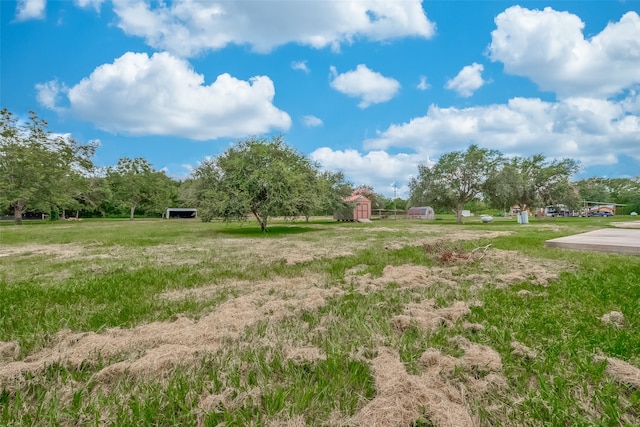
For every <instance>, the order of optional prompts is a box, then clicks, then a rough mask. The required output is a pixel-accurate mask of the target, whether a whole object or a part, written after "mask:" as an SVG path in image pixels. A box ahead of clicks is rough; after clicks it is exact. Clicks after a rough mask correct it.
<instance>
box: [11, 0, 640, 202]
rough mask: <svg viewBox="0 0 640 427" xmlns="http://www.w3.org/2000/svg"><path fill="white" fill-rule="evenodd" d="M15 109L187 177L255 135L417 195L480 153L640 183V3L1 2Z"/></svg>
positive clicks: (106, 160)
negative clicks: (470, 150) (574, 166)
mask: <svg viewBox="0 0 640 427" xmlns="http://www.w3.org/2000/svg"><path fill="white" fill-rule="evenodd" d="M0 8H1V10H0V12H1V13H0V20H1V26H2V27H1V31H2V32H1V46H0V48H1V52H0V55H1V58H0V59H1V62H0V103H1V107H2V108H8V109H9V110H10V111H12V112H13V113H14V114H15V115H17V116H18V117H19V118H21V119H26V118H27V117H28V112H29V111H30V110H32V111H35V112H37V113H38V115H39V116H40V117H41V118H44V119H45V120H46V121H47V122H48V123H49V129H50V130H51V131H52V132H54V133H60V134H64V135H68V136H70V137H73V138H74V139H76V140H78V141H80V142H83V143H86V142H89V141H99V143H100V147H99V148H98V150H97V153H96V157H95V162H96V163H97V164H98V165H100V166H109V165H115V164H116V163H117V161H118V159H119V158H121V157H130V158H134V157H144V158H146V159H147V160H149V161H150V162H151V163H152V164H153V165H154V167H155V168H157V169H162V170H165V171H166V173H167V174H168V175H169V176H172V177H174V178H177V179H184V178H186V177H187V176H189V174H190V171H191V170H192V169H193V168H194V167H195V166H197V165H198V162H199V161H201V160H202V159H204V158H205V157H207V156H216V155H219V154H221V153H223V152H224V151H225V150H226V149H227V148H228V147H229V146H230V145H233V144H234V143H235V142H236V141H238V140H240V139H244V138H246V137H249V136H267V137H269V136H271V135H277V134H283V135H284V136H285V140H286V142H287V144H289V145H290V146H293V147H295V148H297V149H298V150H299V151H301V152H303V153H305V154H307V155H308V156H310V157H311V158H312V159H314V160H316V161H318V162H319V163H320V164H321V165H322V167H323V168H325V169H329V170H334V171H336V170H341V171H343V172H344V173H345V175H346V177H347V179H348V180H349V181H351V182H352V183H353V184H355V185H360V184H366V185H370V186H373V187H374V189H375V190H376V191H377V192H378V193H381V194H384V195H387V196H392V195H393V194H394V184H395V187H396V188H397V191H398V193H397V194H398V196H404V197H406V196H407V194H408V190H407V184H408V183H409V181H410V179H411V177H413V176H415V175H416V174H417V165H418V164H419V163H423V164H429V163H431V162H434V161H437V160H438V158H439V157H440V156H441V155H442V154H444V153H447V152H450V151H454V150H465V149H466V148H467V147H468V146H469V145H470V144H478V145H479V146H481V147H484V148H490V149H496V150H499V151H501V152H502V153H503V154H505V155H507V156H516V155H517V156H530V155H532V154H536V153H541V154H543V155H545V156H546V157H547V158H549V159H562V158H565V157H570V158H574V159H577V160H579V161H580V163H581V166H582V169H581V171H580V172H579V174H578V175H577V176H576V177H575V178H576V179H581V178H587V177H590V176H602V177H634V176H638V175H640V1H637V0H635V1H632V0H626V1H615V0H602V1H548V2H542V1H533V2H514V1H500V0H491V1H483V0H477V1H460V2H458V1H419V0H358V1H355V0H354V1H350V0H339V1H332V0H324V1H316V0H275V1H271V0H251V1H236V0H224V1H215V0H204V1H196V0H183V1H163V2H159V1H153V2H149V1H143V0H126V1H124V0H122V1H121V0H69V1H47V0H20V1H17V2H16V1H7V0H3V1H0Z"/></svg>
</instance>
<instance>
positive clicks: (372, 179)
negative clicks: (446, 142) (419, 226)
mask: <svg viewBox="0 0 640 427" xmlns="http://www.w3.org/2000/svg"><path fill="white" fill-rule="evenodd" d="M310 157H311V158H312V159H313V160H315V161H317V162H319V163H320V165H321V166H322V167H323V168H324V169H327V170H334V171H335V170H339V171H342V172H344V174H345V176H347V177H349V179H351V180H352V181H353V183H354V184H355V185H360V184H366V185H370V186H372V187H373V188H375V189H376V191H378V192H380V193H382V194H385V195H387V196H390V195H393V183H394V182H395V183H396V185H397V187H398V190H399V192H398V196H399V197H407V195H408V187H407V185H408V184H409V181H410V180H411V178H412V176H413V175H412V174H415V173H417V170H418V164H420V163H423V164H428V163H430V160H429V158H428V157H424V156H422V155H419V154H407V153H399V154H395V155H391V154H389V153H387V152H385V151H381V150H373V151H369V152H368V153H366V154H363V153H360V152H359V151H357V150H344V151H342V150H333V149H332V148H329V147H322V148H318V149H317V150H315V151H314V152H312V153H311V154H310Z"/></svg>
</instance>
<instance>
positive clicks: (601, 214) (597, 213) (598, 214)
mask: <svg viewBox="0 0 640 427" xmlns="http://www.w3.org/2000/svg"><path fill="white" fill-rule="evenodd" d="M589 216H613V214H612V213H611V212H607V211H601V212H592V213H590V214H589Z"/></svg>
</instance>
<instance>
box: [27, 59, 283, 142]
mask: <svg viewBox="0 0 640 427" xmlns="http://www.w3.org/2000/svg"><path fill="white" fill-rule="evenodd" d="M56 84H57V83H51V82H49V83H44V84H41V85H39V86H38V88H39V95H38V97H39V99H40V100H41V101H42V102H43V105H45V106H47V107H49V108H53V107H55V105H52V103H51V102H50V101H51V99H55V96H57V94H54V93H52V92H55V88H56ZM274 95H275V88H274V85H273V82H272V81H271V79H269V77H266V76H256V77H252V78H251V79H249V81H243V80H239V79H236V78H234V77H232V76H231V75H229V74H221V75H219V76H218V77H217V79H216V80H215V81H214V82H213V83H211V84H210V85H205V84H204V77H203V76H202V75H201V74H198V73H196V72H195V71H194V70H193V68H191V66H190V65H189V64H188V63H187V62H186V61H184V60H182V59H179V58H176V57H174V56H172V55H171V54H169V53H166V52H163V53H156V54H154V55H153V56H151V57H149V56H147V54H146V53H132V52H127V53H125V54H124V55H122V56H121V57H120V58H117V59H116V60H115V61H114V62H113V63H111V64H104V65H101V66H99V67H98V68H96V69H95V70H94V71H93V72H92V73H91V75H90V76H89V77H86V78H84V79H82V81H80V82H79V83H78V84H76V85H74V86H72V87H70V88H69V89H68V90H67V91H66V96H67V98H68V101H69V112H70V113H71V114H73V115H74V116H76V117H78V118H80V119H82V120H86V121H89V122H92V123H94V124H95V125H96V126H97V127H99V128H100V129H103V130H105V131H108V132H113V133H119V132H122V133H125V134H130V135H173V136H179V137H185V138H191V139H195V140H209V139H215V138H220V137H242V136H246V135H252V134H261V133H265V132H270V131H272V130H275V129H277V130H282V131H286V130H288V129H289V127H290V125H291V118H290V117H289V115H288V114H287V113H285V112H284V111H281V110H279V109H278V108H276V107H275V106H274V105H273V98H274Z"/></svg>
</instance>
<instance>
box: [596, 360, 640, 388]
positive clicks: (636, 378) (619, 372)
mask: <svg viewBox="0 0 640 427" xmlns="http://www.w3.org/2000/svg"><path fill="white" fill-rule="evenodd" d="M603 360H606V362H607V368H606V372H607V374H608V375H610V376H611V377H612V378H613V379H614V380H615V381H616V382H618V383H620V384H625V385H627V386H631V387H633V388H635V389H640V368H638V367H636V366H633V365H632V364H630V363H628V362H625V361H624V360H620V359H617V358H615V357H606V356H597V357H596V361H603Z"/></svg>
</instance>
